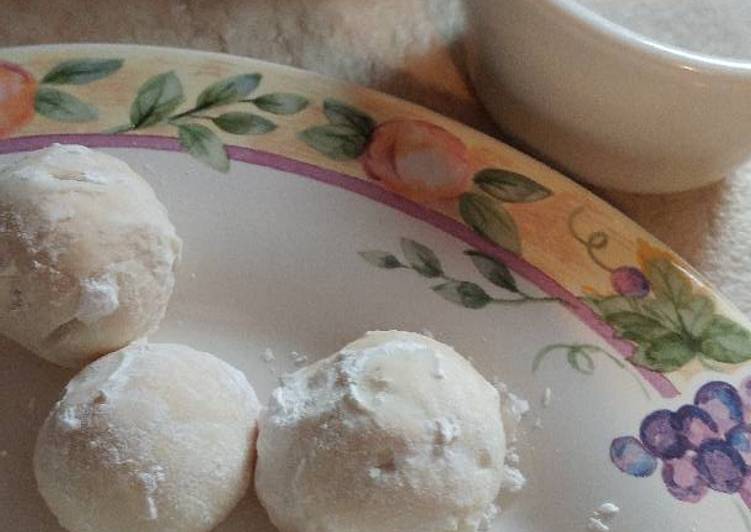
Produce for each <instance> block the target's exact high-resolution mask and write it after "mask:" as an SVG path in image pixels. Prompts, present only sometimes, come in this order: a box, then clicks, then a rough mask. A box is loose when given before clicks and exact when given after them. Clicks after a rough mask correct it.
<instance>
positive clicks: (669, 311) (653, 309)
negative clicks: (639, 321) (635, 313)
mask: <svg viewBox="0 0 751 532" xmlns="http://www.w3.org/2000/svg"><path fill="white" fill-rule="evenodd" d="M638 305H639V308H640V309H641V310H640V311H641V312H642V314H645V315H647V316H650V317H652V318H654V319H656V320H657V321H659V322H660V323H662V324H663V325H665V326H666V327H668V328H670V329H672V330H673V331H674V332H676V333H680V332H682V330H683V329H682V328H681V320H680V318H679V316H678V308H677V307H676V306H675V304H674V303H673V302H672V301H669V300H667V299H665V298H658V299H653V298H649V299H643V300H641V301H639V302H638Z"/></svg>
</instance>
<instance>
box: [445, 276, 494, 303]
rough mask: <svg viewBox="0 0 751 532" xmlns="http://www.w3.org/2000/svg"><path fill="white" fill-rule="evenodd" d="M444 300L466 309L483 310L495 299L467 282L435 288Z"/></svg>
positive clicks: (456, 282)
mask: <svg viewBox="0 0 751 532" xmlns="http://www.w3.org/2000/svg"><path fill="white" fill-rule="evenodd" d="M433 290H434V291H435V292H436V293H437V294H438V295H440V296H441V297H442V298H444V299H446V300H448V301H451V302H452V303H456V304H457V305H461V306H463V307H465V308H471V309H478V308H483V307H484V306H486V305H487V304H488V303H490V302H491V301H492V300H493V299H492V298H491V297H490V296H489V295H488V294H487V292H485V290H483V289H482V288H481V287H479V286H478V285H476V284H474V283H468V282H466V281H448V282H446V283H443V284H439V285H437V286H434V287H433Z"/></svg>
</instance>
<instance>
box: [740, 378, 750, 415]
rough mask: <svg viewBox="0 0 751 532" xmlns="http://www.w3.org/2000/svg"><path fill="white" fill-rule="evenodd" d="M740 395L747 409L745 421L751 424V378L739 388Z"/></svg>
mask: <svg viewBox="0 0 751 532" xmlns="http://www.w3.org/2000/svg"><path fill="white" fill-rule="evenodd" d="M738 394H739V395H740V396H741V400H742V401H743V406H744V407H745V408H744V410H745V415H744V420H745V421H746V423H751V377H746V378H745V379H743V382H741V385H740V386H738Z"/></svg>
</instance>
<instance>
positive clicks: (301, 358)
mask: <svg viewBox="0 0 751 532" xmlns="http://www.w3.org/2000/svg"><path fill="white" fill-rule="evenodd" d="M290 357H291V358H292V363H293V364H294V365H295V366H297V367H298V368H301V367H303V366H304V365H306V364H307V363H308V355H304V354H302V353H298V352H297V351H292V353H291V354H290Z"/></svg>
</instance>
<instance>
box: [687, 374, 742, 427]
mask: <svg viewBox="0 0 751 532" xmlns="http://www.w3.org/2000/svg"><path fill="white" fill-rule="evenodd" d="M694 404H695V405H696V406H698V407H700V408H701V409H702V410H705V411H706V412H707V413H708V414H709V415H710V416H712V419H714V420H715V422H716V423H717V425H718V427H719V429H720V432H722V433H724V432H727V431H728V430H730V429H731V428H733V427H735V426H736V425H738V424H739V423H743V421H744V419H743V413H744V412H743V401H742V400H741V396H740V395H739V394H738V391H737V390H736V389H735V388H734V387H733V386H732V385H731V384H728V383H727V382H720V381H714V382H708V383H707V384H705V385H704V386H702V387H701V388H699V391H698V392H696V397H695V399H694Z"/></svg>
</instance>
